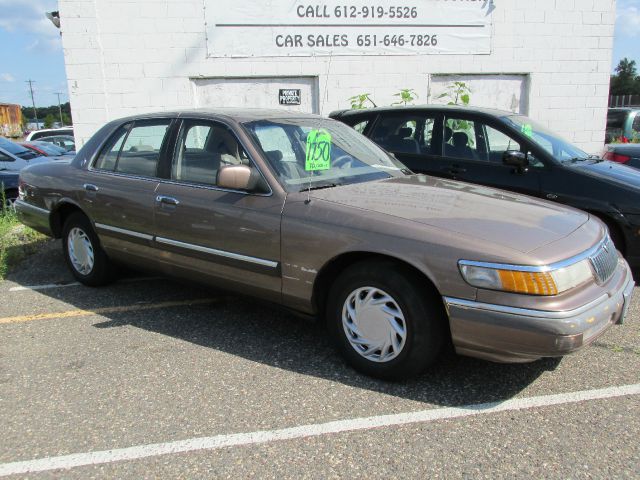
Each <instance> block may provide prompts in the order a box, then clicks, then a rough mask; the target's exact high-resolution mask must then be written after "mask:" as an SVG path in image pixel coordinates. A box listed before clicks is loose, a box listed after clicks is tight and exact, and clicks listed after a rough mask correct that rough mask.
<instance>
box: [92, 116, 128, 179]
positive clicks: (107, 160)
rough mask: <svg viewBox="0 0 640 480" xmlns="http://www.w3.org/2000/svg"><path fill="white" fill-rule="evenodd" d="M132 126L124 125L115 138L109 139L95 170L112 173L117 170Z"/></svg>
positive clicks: (95, 165)
mask: <svg viewBox="0 0 640 480" xmlns="http://www.w3.org/2000/svg"><path fill="white" fill-rule="evenodd" d="M130 126H131V125H124V126H122V127H120V128H119V129H118V130H117V131H116V133H114V134H113V136H112V137H111V138H110V139H109V141H108V142H107V144H106V145H105V146H104V148H103V149H102V152H101V153H100V156H99V157H98V159H97V160H96V162H95V164H94V165H93V168H97V169H100V170H110V171H113V170H115V168H116V161H117V160H118V155H119V154H120V150H121V149H122V144H123V143H124V139H125V138H126V136H127V132H129V127H130Z"/></svg>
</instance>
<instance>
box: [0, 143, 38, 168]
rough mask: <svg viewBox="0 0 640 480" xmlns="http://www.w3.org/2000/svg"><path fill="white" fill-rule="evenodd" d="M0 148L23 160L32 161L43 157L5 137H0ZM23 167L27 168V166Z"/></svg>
mask: <svg viewBox="0 0 640 480" xmlns="http://www.w3.org/2000/svg"><path fill="white" fill-rule="evenodd" d="M0 148H1V149H2V150H3V151H5V152H8V153H10V154H11V155H12V156H15V157H17V158H19V159H21V160H31V159H33V158H37V157H40V156H41V154H39V153H37V152H34V151H33V150H31V149H29V148H26V147H24V146H22V145H20V144H19V143H16V142H12V141H11V140H8V139H6V138H4V137H0ZM23 166H26V164H25V165H23ZM21 168H22V167H21Z"/></svg>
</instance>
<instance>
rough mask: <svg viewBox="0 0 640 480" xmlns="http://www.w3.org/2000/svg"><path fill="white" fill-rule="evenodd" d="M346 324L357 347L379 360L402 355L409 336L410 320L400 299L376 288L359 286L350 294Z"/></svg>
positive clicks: (366, 356)
mask: <svg viewBox="0 0 640 480" xmlns="http://www.w3.org/2000/svg"><path fill="white" fill-rule="evenodd" d="M342 327H343V328H344V333H345V335H346V336H347V340H348V341H349V344H350V345H351V346H352V347H353V349H354V350H355V351H356V352H357V353H358V354H359V355H361V356H362V357H364V358H366V359H367V360H370V361H372V362H377V363H384V362H389V361H391V360H393V359H394V358H396V357H397V356H398V355H400V353H401V352H402V349H403V348H404V345H405V342H406V339H407V323H406V321H405V319H404V314H403V313H402V310H401V309H400V306H399V305H398V302H396V300H395V299H394V298H393V297H392V296H391V295H389V294H388V293H386V292H385V291H384V290H380V289H379V288H375V287H362V288H358V289H357V290H354V291H353V292H351V293H350V294H349V295H348V296H347V299H346V300H345V302H344V305H343V307H342Z"/></svg>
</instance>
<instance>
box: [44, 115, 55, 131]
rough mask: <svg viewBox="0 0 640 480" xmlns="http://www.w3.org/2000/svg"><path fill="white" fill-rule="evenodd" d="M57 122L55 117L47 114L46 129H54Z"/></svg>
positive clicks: (45, 118)
mask: <svg viewBox="0 0 640 480" xmlns="http://www.w3.org/2000/svg"><path fill="white" fill-rule="evenodd" d="M55 121H56V117H54V116H53V115H52V114H51V113H49V114H47V116H46V117H44V128H51V127H53V124H54V122H55Z"/></svg>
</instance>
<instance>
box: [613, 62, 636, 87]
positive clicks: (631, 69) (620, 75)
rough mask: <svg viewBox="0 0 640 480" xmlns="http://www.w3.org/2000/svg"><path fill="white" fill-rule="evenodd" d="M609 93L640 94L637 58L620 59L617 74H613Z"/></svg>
mask: <svg viewBox="0 0 640 480" xmlns="http://www.w3.org/2000/svg"><path fill="white" fill-rule="evenodd" d="M609 95H640V76H638V70H637V68H636V61H635V60H629V59H628V58H623V59H622V60H620V63H618V66H617V67H616V74H615V75H611V84H610V86H609Z"/></svg>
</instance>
